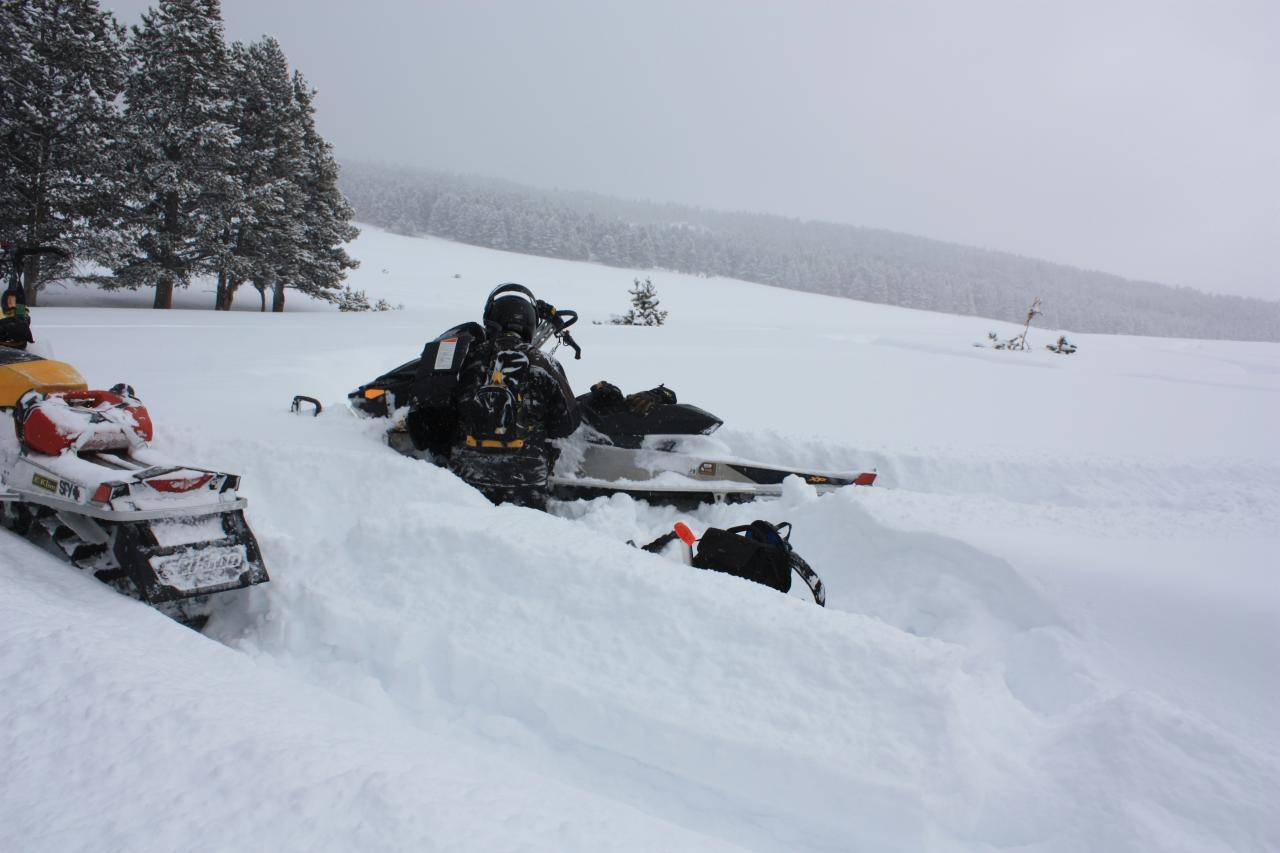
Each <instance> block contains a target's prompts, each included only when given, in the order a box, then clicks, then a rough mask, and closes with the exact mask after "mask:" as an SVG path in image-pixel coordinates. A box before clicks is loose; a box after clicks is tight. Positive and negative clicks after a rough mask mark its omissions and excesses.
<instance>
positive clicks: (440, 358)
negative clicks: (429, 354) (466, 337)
mask: <svg viewBox="0 0 1280 853" xmlns="http://www.w3.org/2000/svg"><path fill="white" fill-rule="evenodd" d="M457 349H458V339H457V338H448V339H446V340H443V341H441V342H440V346H439V347H437V348H436V370H448V369H449V368H451V367H453V354H454V353H455V352H456V351H457Z"/></svg>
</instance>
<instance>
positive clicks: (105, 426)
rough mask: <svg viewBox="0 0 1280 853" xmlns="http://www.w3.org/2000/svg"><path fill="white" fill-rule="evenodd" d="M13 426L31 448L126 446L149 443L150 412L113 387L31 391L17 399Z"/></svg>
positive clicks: (47, 450)
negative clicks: (85, 389)
mask: <svg viewBox="0 0 1280 853" xmlns="http://www.w3.org/2000/svg"><path fill="white" fill-rule="evenodd" d="M14 425H15V427H16V429H17V431H18V439H19V440H20V441H21V442H22V443H23V445H25V446H26V447H27V448H28V449H29V450H33V451H35V452H36V453H44V454H46V455H49V456H57V455H59V454H61V453H65V452H66V451H68V450H72V451H75V452H77V453H78V452H80V451H86V450H88V451H98V450H128V449H129V448H131V447H137V446H139V445H142V444H146V443H147V442H149V441H151V438H152V434H153V430H152V426H151V415H150V414H149V413H148V412H147V409H146V407H145V406H143V405H142V403H140V402H138V401H137V400H136V399H134V398H133V397H125V396H123V395H121V394H118V393H113V392H111V391H57V392H53V393H49V394H45V393H41V392H39V391H32V392H30V393H28V394H26V395H25V396H24V397H23V398H22V399H21V400H19V401H18V412H17V417H15V418H14Z"/></svg>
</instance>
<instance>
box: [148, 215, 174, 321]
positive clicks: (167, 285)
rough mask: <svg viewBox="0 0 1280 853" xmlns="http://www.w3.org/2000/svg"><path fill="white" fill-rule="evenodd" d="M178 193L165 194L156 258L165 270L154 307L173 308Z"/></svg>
mask: <svg viewBox="0 0 1280 853" xmlns="http://www.w3.org/2000/svg"><path fill="white" fill-rule="evenodd" d="M178 202H179V199H178V194H177V193H176V192H172V191H171V192H167V193H165V194H164V224H163V225H162V226H161V229H160V231H161V234H162V236H161V239H160V251H159V252H158V253H157V254H158V257H157V258H156V260H158V261H159V262H160V267H161V269H162V270H163V272H161V273H160V280H159V281H158V282H156V298H155V301H154V302H152V303H151V307H152V308H172V307H173V279H174V273H173V270H174V268H175V265H174V261H175V260H176V258H175V257H174V255H173V247H174V245H175V244H176V243H177V234H178V213H179V210H178Z"/></svg>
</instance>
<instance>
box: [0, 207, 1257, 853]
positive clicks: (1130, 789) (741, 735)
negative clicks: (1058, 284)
mask: <svg viewBox="0 0 1280 853" xmlns="http://www.w3.org/2000/svg"><path fill="white" fill-rule="evenodd" d="M352 254H353V255H354V256H356V257H358V258H360V259H361V260H362V262H363V266H362V268H361V269H359V270H357V271H356V273H355V274H354V275H353V284H354V286H356V287H357V288H361V289H364V290H366V291H367V292H368V295H369V296H370V298H371V299H376V298H378V297H384V298H386V299H388V300H389V301H391V302H393V303H403V304H404V305H405V308H404V310H402V311H393V312H385V313H374V314H339V313H337V312H335V311H333V310H331V309H329V308H327V307H325V306H320V305H318V304H312V305H299V304H293V305H291V310H290V312H289V313H286V314H283V315H271V314H258V313H256V312H254V311H248V310H240V311H235V312H231V313H214V312H212V311H186V310H173V311H167V312H161V311H151V310H136V309H135V308H133V307H130V306H135V305H139V304H144V303H145V301H146V299H147V298H148V296H147V295H146V294H97V293H87V292H84V291H65V292H59V291H58V290H53V291H50V292H49V293H47V294H46V295H45V303H46V304H47V305H49V306H53V307H42V308H38V309H35V312H34V314H35V318H34V319H35V334H36V336H37V338H38V339H39V340H41V341H42V342H43V343H44V344H45V345H49V346H52V348H53V351H54V353H55V354H56V356H57V357H59V358H61V359H63V360H66V361H70V362H71V363H73V364H75V365H77V366H78V367H79V368H80V370H81V371H82V372H83V373H84V374H85V375H86V377H87V378H88V380H89V382H90V383H91V384H93V385H97V386H103V387H105V386H109V385H111V384H113V383H115V382H117V381H127V382H129V383H131V384H133V385H134V387H135V388H136V389H137V391H138V393H139V395H140V396H141V397H142V399H143V400H144V401H145V402H146V403H147V405H148V407H149V408H150V410H151V413H152V417H153V419H154V421H155V423H156V428H157V438H156V444H157V446H159V447H162V448H164V449H165V450H166V452H168V453H170V454H171V455H173V456H175V457H178V458H182V459H187V460H190V462H191V463H192V464H205V465H210V466H220V467H222V468H223V469H225V470H230V471H234V472H237V473H239V474H241V475H242V476H243V490H242V493H243V494H244V495H246V496H247V497H248V498H249V499H250V506H249V510H248V518H249V521H250V523H251V524H252V525H253V528H254V530H255V531H256V532H257V534H258V537H259V540H260V542H261V544H262V547H263V552H264V556H265V559H266V562H267V566H268V569H269V570H270V572H271V574H272V578H273V581H272V583H271V584H269V585H268V586H266V587H260V588H256V589H254V590H252V591H250V592H249V593H248V594H247V595H245V596H243V597H242V599H241V600H239V601H236V602H231V603H230V604H229V606H228V607H227V608H226V609H225V610H224V612H222V613H220V614H218V615H217V616H216V617H215V619H214V621H213V622H212V623H211V625H210V627H209V629H208V631H207V634H208V636H207V637H202V636H200V635H198V634H196V633H194V632H192V631H189V630H187V629H185V628H182V627H181V626H179V625H177V624H176V623H173V622H171V621H169V620H167V619H165V618H164V617H162V616H160V615H159V614H157V613H155V612H153V611H151V610H150V609H148V608H146V607H144V606H143V605H140V604H138V603H136V602H133V601H130V600H128V599H125V598H123V597H121V596H118V595H116V594H114V593H113V592H111V591H110V590H109V589H107V588H106V587H105V586H103V585H101V584H99V583H97V582H95V581H94V580H92V579H91V578H89V577H86V576H84V575H81V574H79V573H77V572H76V571H74V570H73V569H71V568H69V567H67V566H65V565H64V564H62V563H60V562H59V561H57V560H55V559H54V558H52V557H51V556H48V555H46V554H45V553H44V552H42V551H40V550H38V549H36V548H35V547H33V546H31V545H29V544H27V543H26V542H25V541H22V540H19V539H17V538H16V537H13V536H11V535H9V534H4V535H3V536H2V537H0V767H2V768H4V770H3V772H0V850H15V851H16V850H23V851H26V850H32V851H34V850H40V851H61V850H67V851H70V850H86V849H93V850H157V851H159V850H174V849H190V848H196V849H207V850H228V851H231V850H236V851H240V850H251V849H263V850H268V849H272V850H274V849H280V850H308V851H312V850H335V851H337V850H344V851H345V850H415V851H416V850H484V851H490V850H555V851H559V850H626V851H630V850H716V849H748V850H762V851H796V850H903V851H917V850H996V849H1008V848H1017V849H1021V850H1035V851H1068V850H1108V851H1120V850H1144V851H1147V850H1178V851H1185V850H1274V849H1277V848H1280V805H1278V804H1280V725H1278V724H1277V723H1276V722H1275V718H1276V715H1275V713H1274V707H1275V705H1276V704H1277V700H1280V678H1278V677H1277V675H1278V665H1280V580H1278V578H1277V566H1280V559H1277V557H1276V554H1277V551H1278V549H1280V525H1278V524H1277V518H1280V447H1278V446H1277V441H1276V435H1277V424H1280V345H1276V344H1250V343H1228V342H1215V341H1192V340H1172V339H1155V338H1126V337H1108V336H1092V335H1075V334H1071V335H1070V336H1071V338H1072V340H1073V341H1075V342H1076V343H1078V344H1079V346H1080V351H1079V353H1077V354H1076V355H1072V356H1069V357H1064V356H1057V355H1053V354H1050V353H1048V352H1046V351H1045V350H1044V349H1043V345H1044V344H1046V343H1050V342H1051V341H1053V340H1054V339H1056V337H1057V330H1054V329H1051V328H1037V327H1033V328H1032V332H1031V340H1032V342H1033V343H1034V344H1035V348H1034V349H1033V350H1032V351H1030V352H1027V353H1012V352H997V351H994V350H990V349H984V348H977V347H974V346H973V343H974V342H976V341H981V340H984V339H985V336H986V332H987V331H988V330H992V329H994V330H997V331H999V332H1001V335H1002V337H1008V336H1009V334H1012V332H1013V330H1014V328H1015V327H1014V326H1013V325H1011V324H996V323H994V322H988V321H984V320H980V319H976V318H972V317H955V316H950V315H943V314H932V313H926V312H918V311H910V310H906V309H900V308H893V307H887V306H882V305H871V304H867V303H860V302H853V301H848V300H841V299H836V298H831V297H825V296H818V295H812V294H804V293H797V292H792V291H784V290H775V289H771V288H768V287H763V286H758V285H752V284H745V283H742V282H734V281H728V280H722V279H703V278H695V277H688V276H680V275H675V274H663V273H659V274H656V275H653V276H652V278H653V281H654V284H655V285H656V286H657V288H658V293H659V296H660V297H661V299H662V303H663V307H664V308H667V309H669V310H670V312H671V314H670V319H669V322H668V325H666V326H664V327H661V328H632V327H615V326H609V325H594V324H593V323H592V321H593V320H602V321H603V320H607V319H608V317H609V316H610V315H611V314H614V313H621V312H622V311H623V310H624V309H625V308H626V307H627V306H626V290H627V288H628V287H629V286H630V284H631V280H632V277H633V276H632V274H631V273H628V272H627V271H625V270H618V269H612V268H606V267H600V266H595V265H590V264H582V263H571V262H566V261H556V260H551V259H545V258H533V257H526V256H521V255H515V254H508V253H503V252H497V251H492V250H486V249H480V248H475V247H471V246H464V245H460V244H453V243H449V242H445V241H441V240H436V239H415V238H407V237H397V236H393V235H390V234H387V233H384V232H380V231H378V230H376V229H372V228H366V229H365V234H364V236H362V237H361V238H360V239H359V240H358V241H357V242H356V243H355V245H354V246H353V248H352ZM504 281H518V282H522V283H524V284H527V285H529V286H530V287H532V288H533V289H534V290H535V291H536V292H537V293H538V294H539V295H540V296H542V297H543V298H545V299H547V300H549V301H551V302H554V303H555V304H557V305H560V306H562V307H571V308H576V309H578V310H579V311H580V312H581V313H582V315H583V321H582V322H581V323H580V325H579V327H578V328H577V329H575V336H576V337H577V339H578V341H579V342H580V343H581V345H582V347H583V350H584V355H583V359H582V360H581V361H572V360H566V361H565V362H564V363H565V366H566V368H567V370H568V374H569V377H570V379H571V380H572V381H573V383H574V387H575V389H578V390H579V391H581V390H585V389H586V388H587V386H588V385H590V383H592V382H594V381H595V380H597V379H601V378H607V379H610V380H611V381H613V382H615V383H616V384H618V385H619V386H621V387H622V388H623V389H624V391H628V392H629V391H634V390H640V389H643V388H648V387H652V386H653V385H656V384H658V383H659V382H665V383H666V384H667V385H668V386H670V387H672V388H674V389H675V390H676V392H677V393H678V394H679V395H680V398H681V399H682V400H686V401H689V402H693V403H696V404H697V405H700V406H703V407H704V408H707V409H709V410H710V411H712V412H715V413H716V414H718V415H719V416H721V417H722V418H724V420H725V421H726V426H725V428H724V429H723V430H721V432H720V433H719V434H718V435H719V436H721V437H723V438H724V439H725V440H726V441H727V442H728V444H729V445H730V446H731V447H732V448H733V450H734V451H735V452H736V453H738V454H740V455H743V456H749V457H754V458H757V459H760V460H762V461H772V462H779V463H791V464H797V465H807V466H813V467H820V468H830V469H853V470H864V469H869V468H876V469H877V470H878V471H879V474H880V479H879V481H878V482H877V485H876V486H875V487H873V488H861V489H846V490H843V491H841V492H839V493H836V494H834V495H830V496H825V497H822V498H819V497H817V496H816V495H815V494H813V493H812V491H811V490H809V489H808V487H805V486H802V485H799V484H798V483H796V484H790V487H789V488H788V490H787V492H786V494H785V495H784V497H783V498H782V499H781V500H778V501H774V502H768V503H757V504H754V505H739V506H714V507H707V508H703V509H702V510H699V511H697V512H694V513H687V512H686V513H678V512H676V511H675V510H672V509H664V508H650V507H648V506H645V505H642V504H637V503H636V502H634V501H632V500H630V499H629V498H624V497H614V498H611V499H601V500H597V501H593V502H589V503H588V502H576V503H570V504H561V505H559V506H558V507H557V508H556V515H554V516H547V515H543V514H540V513H536V512H533V511H529V510H523V509H518V508H512V507H499V508H494V507H491V506H489V505H488V503H487V502H486V501H485V500H484V499H483V498H481V497H480V496H479V495H478V494H476V493H475V492H473V491H471V490H470V489H469V488H467V487H465V486H464V485H462V484H461V483H460V482H459V481H457V480H456V479H455V478H454V477H452V476H451V475H449V474H448V473H446V472H444V471H441V470H438V469H435V468H433V467H431V466H428V465H426V464H424V463H421V462H415V461H412V460H409V459H405V458H403V457H400V456H398V455H396V454H395V453H394V452H392V451H391V450H389V449H388V448H387V447H385V445H383V444H382V443H381V440H380V430H381V429H382V427H383V424H379V423H377V422H373V421H366V420H361V419H358V418H355V417H353V416H351V415H350V413H349V412H348V411H347V410H346V409H345V407H344V406H342V405H341V404H340V401H343V400H344V399H345V395H346V393H347V392H348V391H349V390H351V389H352V388H354V387H355V386H356V385H358V384H360V383H361V382H364V381H367V380H368V379H371V378H372V377H373V376H375V375H376V374H378V373H380V372H382V371H383V370H385V369H387V368H390V367H392V366H394V365H396V364H399V363H400V362H402V361H405V360H408V359H409V358H412V357H414V356H416V355H417V353H418V352H419V350H420V349H421V345H422V343H423V341H425V340H427V339H429V338H430V337H433V336H434V335H435V334H436V333H437V332H439V331H441V330H442V329H444V328H446V327H448V326H450V325H452V324H454V323H457V322H460V321H462V320H466V319H473V318H475V317H476V316H477V315H478V313H479V310H480V307H481V305H482V303H483V300H484V297H485V295H486V294H487V293H488V291H489V289H490V288H492V287H493V286H494V285H495V284H497V283H499V282H504ZM251 295H252V294H241V299H242V301H243V304H242V306H241V307H242V308H250V307H256V305H255V304H254V303H256V299H254V298H246V297H249V296H251ZM211 302H212V295H211V294H209V293H203V292H187V293H180V294H179V295H178V296H177V297H176V299H175V304H176V305H179V306H183V305H186V306H194V305H197V304H198V305H199V306H201V307H204V306H205V305H206V304H211ZM90 303H92V307H85V306H86V305H88V304H90ZM72 306H79V307H72ZM1046 308H1047V310H1048V314H1047V316H1046V318H1045V320H1046V322H1047V323H1049V324H1052V320H1053V318H1052V311H1053V306H1052V305H1047V306H1046ZM561 355H564V356H566V357H567V356H568V355H569V354H567V353H563V352H562V353H561ZM296 393H305V394H310V395H312V396H315V397H318V398H320V399H321V400H323V401H326V402H332V403H334V405H333V406H332V407H331V408H329V409H327V410H326V412H325V413H324V414H323V415H322V416H321V417H319V418H315V419H310V418H299V417H295V416H292V415H290V414H288V403H289V400H290V398H291V397H292V395H293V394H296ZM752 518H767V519H770V520H773V521H783V520H787V521H791V522H792V523H793V524H794V525H795V535H794V537H793V541H794V542H795V544H796V546H797V549H798V551H799V552H800V553H801V554H802V555H803V556H804V557H805V558H806V559H807V560H808V561H809V563H810V564H811V565H812V566H813V567H814V568H815V570H817V571H818V573H819V574H821V575H822V577H823V578H824V580H825V581H826V584H827V589H828V607H827V609H825V610H823V609H820V608H817V607H815V606H814V605H812V604H811V603H808V602H806V601H804V600H803V599H802V598H800V597H798V596H794V597H785V596H781V595H779V594H777V593H775V592H773V591H771V590H769V589H765V588H763V587H758V586H753V585H750V584H747V583H745V582H742V581H738V580H736V579H733V578H729V577H726V576H722V575H714V574H710V573H701V572H697V571H694V570H692V569H688V568H685V567H682V566H680V565H677V564H675V563H672V562H668V561H664V560H662V559H661V558H658V557H653V556H650V555H647V554H643V553H640V552H638V551H636V550H635V549H632V548H630V547H628V546H627V545H626V544H624V543H625V540H627V539H636V540H637V541H645V540H648V539H651V538H653V537H654V536H656V535H658V534H659V533H662V532H665V530H668V529H670V525H671V523H673V522H674V521H676V520H678V519H684V520H686V521H688V522H689V523H690V524H691V526H693V527H694V529H695V530H701V529H702V528H705V527H706V526H708V525H716V526H726V525H728V524H731V523H741V522H744V521H747V520H750V519H752Z"/></svg>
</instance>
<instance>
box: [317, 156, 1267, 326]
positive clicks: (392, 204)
mask: <svg viewBox="0 0 1280 853" xmlns="http://www.w3.org/2000/svg"><path fill="white" fill-rule="evenodd" d="M341 186H342V189H343V191H344V192H345V193H346V195H347V197H348V198H349V199H350V200H351V202H352V204H353V206H354V207H355V211H356V215H357V217H359V218H360V219H361V220H362V221H364V222H368V223H372V224H375V225H379V226H382V227H384V228H388V229H390V230H392V231H395V232H397V233H400V234H430V235H435V236H439V237H445V238H448V239H451V240H459V241H461V242H464V243H471V244H474V245H477V246H487V247H489V248H494V249H506V250H509V251H514V252H522V253H525V254H531V255H542V256H545V257H553V258H567V259H571V260H585V261H596V262H599V263H603V264H609V265H612V266H620V267H628V268H640V269H659V270H661V269H667V270H675V271H679V272H691V273H698V274H702V275H721V276H729V277H733V278H740V279H745V280H747V281H754V282H759V283H761V284H770V285H775V286H778V287H786V288H790V289H793V290H805V291H810V292H814V293H825V294H830V295H834V296H845V297H849V298H852V299H862V300H866V301H869V302H880V303H887V304H890V305H902V306H905V307H908V308H925V309H930V310H934V311H945V312H949V313H954V314H972V315H978V316H983V317H994V318H998V319H1003V320H1021V318H1022V317H1023V316H1024V315H1025V313H1026V311H1027V307H1028V306H1029V305H1030V304H1031V302H1032V300H1033V299H1036V298H1042V299H1043V300H1044V311H1045V316H1044V318H1043V319H1042V321H1041V322H1043V323H1047V324H1049V325H1050V326H1052V327H1055V328H1063V329H1069V330H1072V331H1078V332H1110V333H1120V334H1143V335H1163V336H1171V337H1186V338H1224V339H1235V340H1273V341H1274V340H1280V303H1275V302H1266V301H1263V300H1258V299H1248V298H1242V297H1237V296H1221V295H1210V294H1206V293H1203V292H1201V291H1198V290H1194V289H1192V288H1187V287H1181V288H1172V287H1168V286H1166V285H1161V284H1155V283H1151V282H1139V281H1128V280H1125V279H1122V278H1119V277H1117V276H1114V275H1109V274H1107V273H1101V272H1094V271H1089V270H1083V269H1078V268H1075V267H1069V266H1065V265H1062V264H1052V263H1048V262H1046V261H1041V260H1036V259H1034V258H1025V257H1020V256H1017V255H1011V254H1007V253H1002V252H992V251H987V250H983V249H975V248H973V247H968V246H961V245H956V244H951V243H942V242H939V241H936V240H927V239H924V238H921V237H913V236H910V235H906V234H897V233H894V232H890V231H883V230H875V229H869V228H856V227H853V226H849V225H839V224H834V223H829V222H809V221H801V220H796V219H787V218H783V217H779V216H767V215H762V214H750V213H726V212H718V211H712V210H704V209H701V208H693V207H687V206H681V205H673V204H655V203H651V202H636V201H625V200H622V199H616V198H610V197H606V196H600V195H592V194H589V193H572V192H551V191H545V190H537V189H534V188H531V187H526V186H521V185H519V184H514V183H511V182H507V181H500V180H493V179H484V178H475V177H468V176H463V175H455V174H449V173H442V172H433V171H428V170H422V169H410V168H404V167H393V166H386V165H378V164H371V163H360V162H355V163H347V164H345V165H344V168H343V175H342V181H341Z"/></svg>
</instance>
